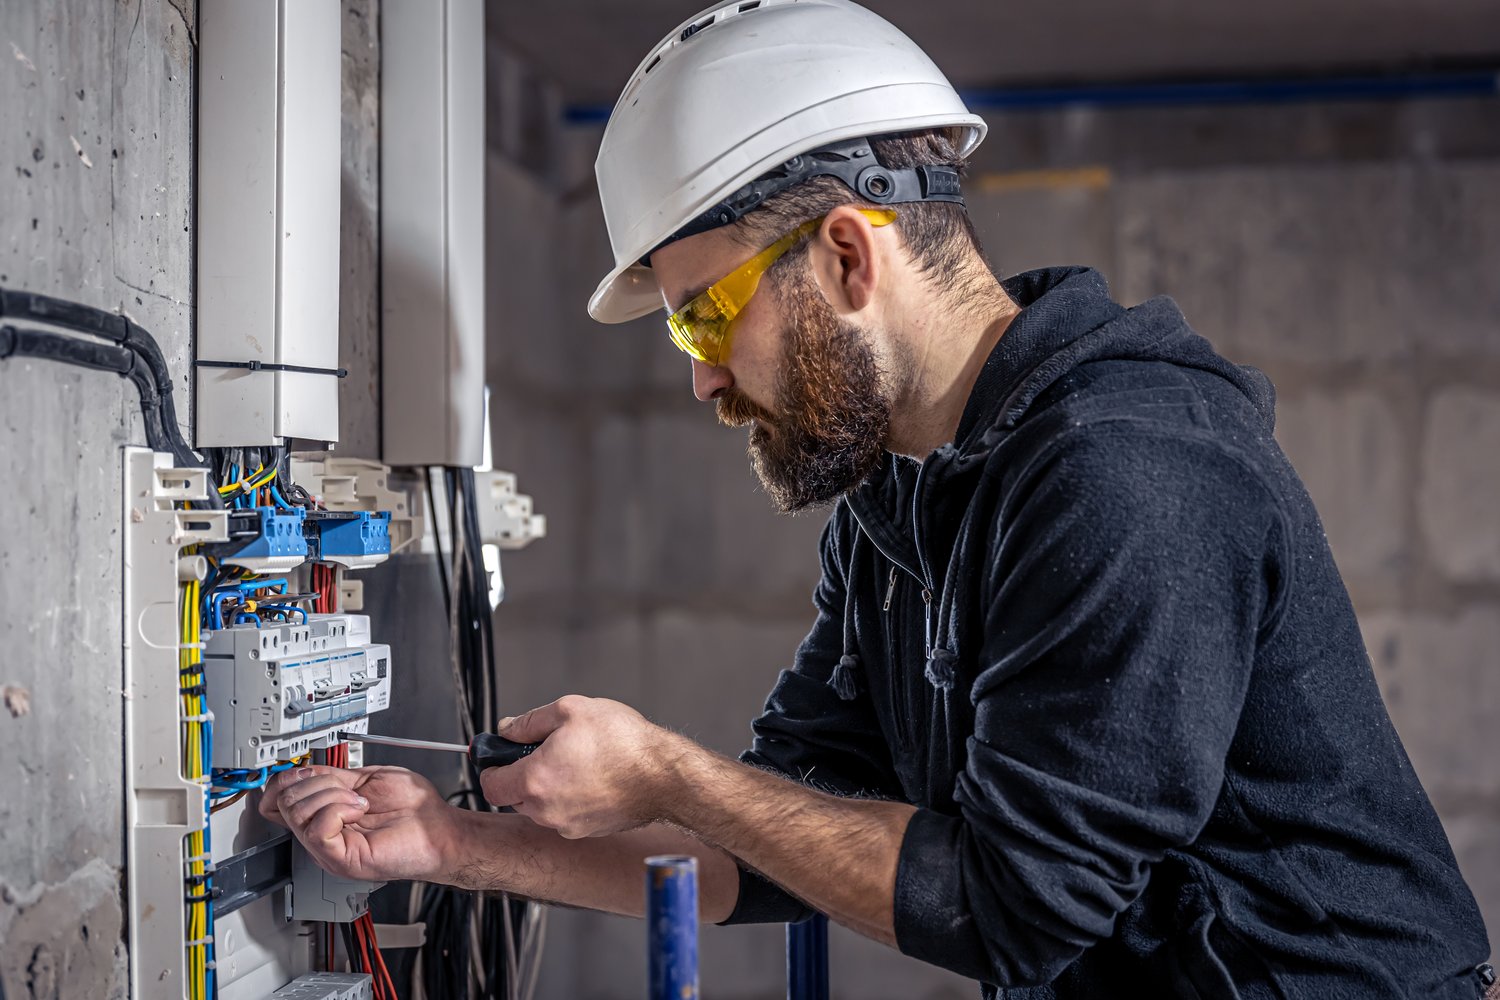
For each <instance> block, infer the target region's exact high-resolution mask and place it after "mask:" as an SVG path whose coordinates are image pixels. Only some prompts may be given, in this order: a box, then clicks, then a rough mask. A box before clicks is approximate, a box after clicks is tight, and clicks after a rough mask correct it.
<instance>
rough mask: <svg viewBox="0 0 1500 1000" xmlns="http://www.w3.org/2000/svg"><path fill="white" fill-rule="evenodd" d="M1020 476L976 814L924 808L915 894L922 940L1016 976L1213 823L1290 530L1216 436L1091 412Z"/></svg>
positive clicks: (909, 852) (915, 821)
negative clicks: (1105, 418)
mask: <svg viewBox="0 0 1500 1000" xmlns="http://www.w3.org/2000/svg"><path fill="white" fill-rule="evenodd" d="M1021 479H1022V481H1021V482H1020V483H1019V484H1018V485H1017V487H1016V488H1015V489H1013V490H1011V491H1009V493H1008V495H1009V497H1010V498H1012V500H1011V502H1009V503H1007V504H1006V505H1004V506H1003V507H1002V508H1001V511H1000V513H999V515H998V517H997V521H996V523H995V524H994V525H993V528H992V530H993V535H992V537H991V539H990V543H989V549H988V551H989V564H988V565H989V573H990V576H989V579H988V580H987V581H986V582H985V584H984V589H983V591H982V593H983V594H984V601H985V603H986V616H985V619H984V621H983V633H982V640H976V643H977V644H978V645H979V651H978V663H977V664H975V665H974V667H973V669H974V670H975V672H976V673H975V674H974V676H975V682H974V685H973V687H972V689H971V691H970V697H971V699H972V700H973V703H974V705H975V709H976V721H975V728H974V735H973V737H972V738H971V739H970V740H969V741H968V745H967V749H968V759H967V763H966V766H965V768H964V770H963V771H962V772H960V774H959V776H958V779H957V784H956V790H955V799H956V801H957V803H958V805H959V809H960V815H957V816H951V815H942V814H939V813H937V812H934V811H931V810H927V809H923V810H919V811H918V812H917V813H916V814H915V815H914V816H913V818H912V820H911V823H910V825H909V826H908V828H907V831H906V835H905V838H904V840H903V842H902V848H901V855H900V862H899V867H898V872H897V877H896V897H895V925H896V937H897V942H898V945H899V947H900V949H901V950H902V951H903V952H905V953H906V954H908V955H912V956H914V957H916V958H919V959H922V960H924V961H927V962H931V963H933V964H935V965H939V966H943V967H945V968H948V969H951V970H953V971H955V972H959V973H962V974H964V975H967V976H971V977H973V978H976V979H981V980H985V981H988V982H991V983H995V984H997V985H1001V986H1022V985H1037V984H1043V983H1047V982H1050V981H1052V980H1053V979H1054V978H1056V977H1057V975H1058V974H1060V973H1061V972H1062V970H1063V969H1065V968H1066V967H1067V966H1068V965H1069V964H1071V963H1072V962H1073V961H1074V960H1075V959H1077V958H1078V957H1079V956H1080V955H1081V954H1082V953H1083V951H1084V950H1085V949H1087V948H1089V947H1090V946H1091V945H1093V944H1094V943H1095V942H1098V941H1100V940H1102V939H1104V938H1106V937H1108V936H1109V935H1110V934H1111V932H1112V930H1113V927H1114V921H1115V918H1116V917H1117V916H1118V915H1119V914H1120V913H1121V912H1123V911H1124V910H1125V909H1126V908H1127V907H1128V906H1129V905H1130V904H1131V903H1132V902H1133V901H1134V900H1135V899H1136V897H1137V896H1139V895H1140V893H1141V892H1142V890H1143V889H1144V888H1145V886H1146V882H1147V880H1148V879H1149V877H1150V872H1151V866H1152V864H1153V863H1154V862H1156V861H1158V860H1159V859H1160V858H1161V857H1162V855H1163V854H1164V852H1166V851H1167V850H1169V849H1172V848H1176V847H1181V846H1183V845H1186V844H1188V843H1190V842H1191V841H1193V840H1194V839H1195V838H1196V837H1197V836H1198V834H1199V832H1200V831H1201V830H1202V829H1203V827H1204V826H1205V824H1206V823H1207V821H1208V818H1209V814H1210V811H1211V810H1212V808H1213V806H1214V803H1215V801H1216V800H1217V798H1218V796H1219V792H1220V789H1221V786H1222V785H1223V781H1224V761H1225V757H1226V754H1227V752H1228V750H1229V746H1230V743H1231V740H1232V738H1233V735H1234V732H1235V728H1236V725H1237V723H1238V719H1239V715H1240V711H1241V707H1242V705H1243V702H1244V698H1245V692H1246V689H1247V687H1248V683H1249V677H1250V670H1251V665H1252V663H1253V660H1254V657H1255V651H1256V647H1257V642H1258V637H1259V635H1261V634H1262V630H1263V629H1265V630H1269V629H1270V628H1271V627H1273V626H1271V625H1270V624H1268V622H1267V620H1268V619H1270V618H1272V617H1274V614H1273V613H1272V612H1271V611H1270V610H1269V609H1270V608H1271V607H1272V606H1273V604H1274V594H1273V592H1274V591H1275V590H1276V589H1277V587H1278V582H1277V581H1278V580H1280V579H1281V577H1282V567H1283V566H1284V562H1285V557H1284V555H1283V554H1282V546H1283V544H1284V540H1285V538H1286V532H1285V528H1284V524H1283V521H1282V516H1281V514H1280V511H1279V508H1278V506H1277V504H1276V502H1275V500H1274V499H1273V497H1272V495H1271V494H1270V493H1269V491H1268V490H1267V488H1266V487H1265V486H1264V485H1263V484H1262V481H1261V479H1260V477H1259V476H1258V475H1256V474H1255V473H1254V472H1253V470H1251V469H1249V468H1248V467H1247V466H1245V465H1244V464H1242V463H1241V462H1240V461H1239V460H1238V459H1237V458H1235V457H1234V456H1233V455H1231V454H1230V453H1228V452H1227V451H1225V450H1224V449H1223V447H1222V446H1221V445H1219V444H1217V443H1214V442H1211V441H1207V440H1202V439H1195V438H1190V437H1183V436H1175V437H1168V436H1165V435H1159V434H1156V433H1153V432H1151V431H1149V430H1146V429H1140V428H1138V427H1137V428H1132V427H1129V426H1127V425H1123V424H1104V425H1093V426H1087V425H1086V426H1084V427H1082V428H1079V429H1077V430H1075V431H1073V432H1071V433H1070V434H1069V435H1068V436H1067V437H1065V438H1063V439H1062V442H1061V443H1060V445H1059V446H1058V447H1057V448H1056V449H1055V450H1054V451H1053V452H1052V454H1051V455H1050V457H1047V458H1043V459H1038V460H1037V462H1036V463H1035V465H1034V467H1033V469H1032V470H1030V471H1028V472H1027V473H1024V474H1023V475H1022V477H1021ZM957 696H959V697H962V694H961V693H957Z"/></svg>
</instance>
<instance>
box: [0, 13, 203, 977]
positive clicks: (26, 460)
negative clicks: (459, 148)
mask: <svg viewBox="0 0 1500 1000" xmlns="http://www.w3.org/2000/svg"><path fill="white" fill-rule="evenodd" d="M195 31H196V28H195V26H194V8H193V5H192V4H191V3H184V4H172V3H168V2H164V0H122V2H119V3H108V4H76V3H75V4H66V3H61V2H50V0H48V2H33V0H0V53H3V58H0V285H4V286H6V287H16V288H26V289H31V290H34V291H39V292H46V293H49V294H53V295H59V296H62V297H64V298H69V299H76V300H78V301H81V302H86V303H88V304H90V305H95V306H100V307H103V308H115V307H122V308H124V309H126V310H127V311H128V312H130V313H131V315H133V316H134V317H135V318H136V319H137V320H138V321H139V322H140V323H141V324H142V325H144V326H145V327H147V328H148V329H149V330H151V331H152V332H153V333H155V334H156V337H157V339H158V340H159V341H160V343H161V346H162V350H163V352H164V353H165V354H166V357H167V360H168V362H169V363H170V364H171V365H172V366H173V370H174V371H175V372H176V373H178V374H179V375H180V376H181V379H180V381H179V382H178V387H179V389H180V390H181V391H182V392H183V393H184V395H185V394H186V391H187V387H188V381H187V377H186V376H187V372H188V368H187V364H186V361H187V359H188V357H189V350H190V337H191V331H192V313H191V306H190V303H191V301H192V268H191V266H190V265H191V260H192V257H191V241H190V238H189V232H188V230H189V227H190V225H191V219H192V189H191V181H192V162H193V161H192V147H191V128H192V121H193V113H192V96H193V59H194V38H195ZM178 410H179V413H182V414H183V415H184V419H186V414H187V413H188V412H189V411H188V409H187V407H186V406H184V405H182V404H179V407H178ZM143 441H144V435H143V433H142V430H141V421H140V415H139V411H138V409H137V402H136V396H135V390H134V388H133V387H131V386H130V385H129V383H127V382H125V381H123V380H120V379H117V378H114V377H113V376H110V375H104V374H99V373H93V372H84V371H81V370H79V369H75V368H65V367H62V366H60V365H52V364H46V363H38V362H31V361H25V360H10V361H5V362H0V459H3V465H4V467H5V468H6V469H7V470H9V473H8V479H9V485H8V486H7V488H6V489H5V491H4V497H5V498H4V499H3V500H0V511H3V512H4V518H5V530H4V531H3V532H0V608H3V609H4V610H3V612H0V648H3V649H4V650H5V656H4V658H3V660H0V685H3V686H4V687H5V692H6V693H5V701H6V703H7V706H8V707H9V711H0V830H3V831H4V833H3V834H0V994H3V995H5V996H8V997H12V998H37V1000H44V998H45V1000H53V998H59V997H84V996H88V997H112V996H118V995H121V992H122V991H123V989H124V983H125V965H124V959H125V951H124V947H123V945H122V943H121V933H122V926H121V903H120V895H119V893H120V889H119V883H118V879H119V875H120V862H121V856H122V850H123V845H124V841H123V835H122V828H121V822H122V818H123V808H124V805H123V800H122V798H121V794H120V783H121V777H122V773H121V757H120V754H121V738H122V731H121V726H122V719H123V715H122V702H121V692H120V682H121V675H120V551H119V547H118V546H119V541H120V469H121V466H120V447H121V445H124V444H133V443H142V442H143ZM28 702H29V711H25V710H24V707H25V706H26V704H27V703H28Z"/></svg>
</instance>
